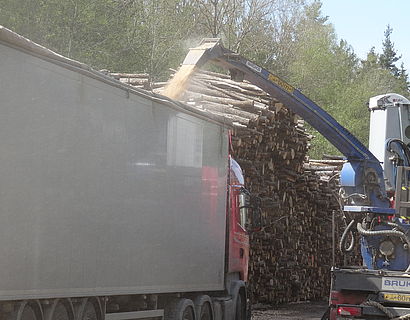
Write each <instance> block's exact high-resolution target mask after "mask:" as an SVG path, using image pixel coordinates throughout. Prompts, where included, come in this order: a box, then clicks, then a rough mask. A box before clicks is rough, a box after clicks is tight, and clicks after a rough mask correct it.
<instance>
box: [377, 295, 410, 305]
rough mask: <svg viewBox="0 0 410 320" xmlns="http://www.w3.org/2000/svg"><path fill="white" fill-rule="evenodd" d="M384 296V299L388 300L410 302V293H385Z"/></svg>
mask: <svg viewBox="0 0 410 320" xmlns="http://www.w3.org/2000/svg"><path fill="white" fill-rule="evenodd" d="M383 297H384V300H387V301H395V302H409V303H410V294H398V293H385V294H384V295H383Z"/></svg>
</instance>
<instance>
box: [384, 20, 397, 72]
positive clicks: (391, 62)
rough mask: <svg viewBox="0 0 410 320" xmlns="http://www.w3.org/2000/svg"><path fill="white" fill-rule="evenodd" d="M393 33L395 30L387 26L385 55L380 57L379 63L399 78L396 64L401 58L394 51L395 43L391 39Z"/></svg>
mask: <svg viewBox="0 0 410 320" xmlns="http://www.w3.org/2000/svg"><path fill="white" fill-rule="evenodd" d="M392 32H393V29H392V28H391V27H390V25H387V28H386V31H385V32H384V41H383V53H382V54H381V55H380V58H379V63H380V65H381V66H382V68H383V69H386V70H389V71H390V72H391V73H392V74H393V75H394V76H395V77H398V76H399V69H398V68H397V67H396V65H395V63H396V62H397V61H398V60H400V58H401V56H398V55H397V52H396V50H395V49H394V43H393V42H392V41H391V39H390V35H391V34H392Z"/></svg>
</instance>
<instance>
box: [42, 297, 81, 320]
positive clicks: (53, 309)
mask: <svg viewBox="0 0 410 320" xmlns="http://www.w3.org/2000/svg"><path fill="white" fill-rule="evenodd" d="M45 315H46V316H45V320H74V309H73V306H72V304H71V301H70V300H69V299H61V300H60V299H56V300H54V302H53V304H52V305H51V306H50V307H49V308H48V309H47V310H46V313H45Z"/></svg>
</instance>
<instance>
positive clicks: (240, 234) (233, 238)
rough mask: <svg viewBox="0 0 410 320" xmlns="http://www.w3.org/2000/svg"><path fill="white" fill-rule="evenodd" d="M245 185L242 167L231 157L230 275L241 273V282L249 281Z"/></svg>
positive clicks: (246, 194) (229, 209) (229, 210)
mask: <svg viewBox="0 0 410 320" xmlns="http://www.w3.org/2000/svg"><path fill="white" fill-rule="evenodd" d="M244 183H245V182H244V177H243V174H242V169H241V167H240V166H239V164H238V163H237V162H236V161H235V160H234V159H232V158H231V157H230V170H229V191H228V192H229V204H228V205H229V208H228V214H230V219H228V221H229V248H228V252H229V256H228V257H229V258H228V273H239V275H240V280H243V281H247V279H248V263H249V235H248V232H247V231H246V224H247V222H248V207H249V193H248V192H247V191H246V189H245V187H244Z"/></svg>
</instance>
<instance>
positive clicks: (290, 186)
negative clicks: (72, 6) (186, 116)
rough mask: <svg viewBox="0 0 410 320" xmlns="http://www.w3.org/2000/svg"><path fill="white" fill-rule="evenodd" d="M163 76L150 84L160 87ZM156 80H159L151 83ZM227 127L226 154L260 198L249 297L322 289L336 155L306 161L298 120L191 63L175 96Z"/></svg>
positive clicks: (315, 294) (307, 294)
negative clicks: (229, 144)
mask: <svg viewBox="0 0 410 320" xmlns="http://www.w3.org/2000/svg"><path fill="white" fill-rule="evenodd" d="M162 86H163V84H160V85H154V87H155V88H157V89H155V91H156V92H159V93H161V90H162V88H161V87H162ZM158 87H159V88H158ZM179 100H180V101H181V102H183V103H184V104H185V105H187V106H190V107H191V108H195V109H197V110H201V111H202V112H203V113H204V114H210V115H212V116H216V117H220V118H223V119H225V120H226V123H227V124H229V125H230V126H231V127H232V133H233V135H232V150H231V153H232V155H233V157H234V158H235V159H236V160H237V161H238V163H239V164H240V166H241V167H242V169H243V171H244V176H245V184H246V187H247V188H248V189H249V190H250V191H251V193H252V194H253V195H257V196H258V197H260V198H261V200H262V220H263V221H262V225H263V228H262V230H261V231H260V232H254V233H252V234H251V253H250V267H249V272H250V279H249V284H250V289H251V299H252V302H253V303H256V302H260V303H274V304H277V303H284V302H292V301H301V300H311V299H318V298H323V297H325V296H327V295H328V294H329V285H330V268H331V265H332V261H333V260H334V259H336V260H337V261H340V257H336V258H334V257H333V250H332V214H334V212H336V214H335V216H336V218H337V219H338V223H337V227H339V226H342V224H343V222H342V221H341V219H340V204H339V197H338V173H339V170H340V167H341V165H342V163H343V161H341V160H324V162H323V161H319V160H315V161H311V162H309V161H308V158H307V151H308V148H309V142H310V140H311V138H312V137H311V136H310V135H309V134H308V133H307V132H306V130H305V128H304V121H303V120H302V119H300V118H299V117H298V116H297V115H296V114H294V113H293V112H291V111H290V110H289V109H287V108H286V106H285V105H284V104H283V103H281V102H280V101H278V100H277V99H275V98H273V97H272V96H270V95H268V94H267V93H266V92H264V91H263V90H261V89H259V88H258V87H256V86H254V85H252V84H250V83H247V82H235V81H233V80H230V78H229V76H226V75H221V74H217V73H213V72H209V71H198V72H197V73H195V75H194V76H193V77H192V79H191V81H190V82H189V84H188V86H187V87H186V89H185V91H184V93H183V95H182V96H181V97H180V98H179Z"/></svg>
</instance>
